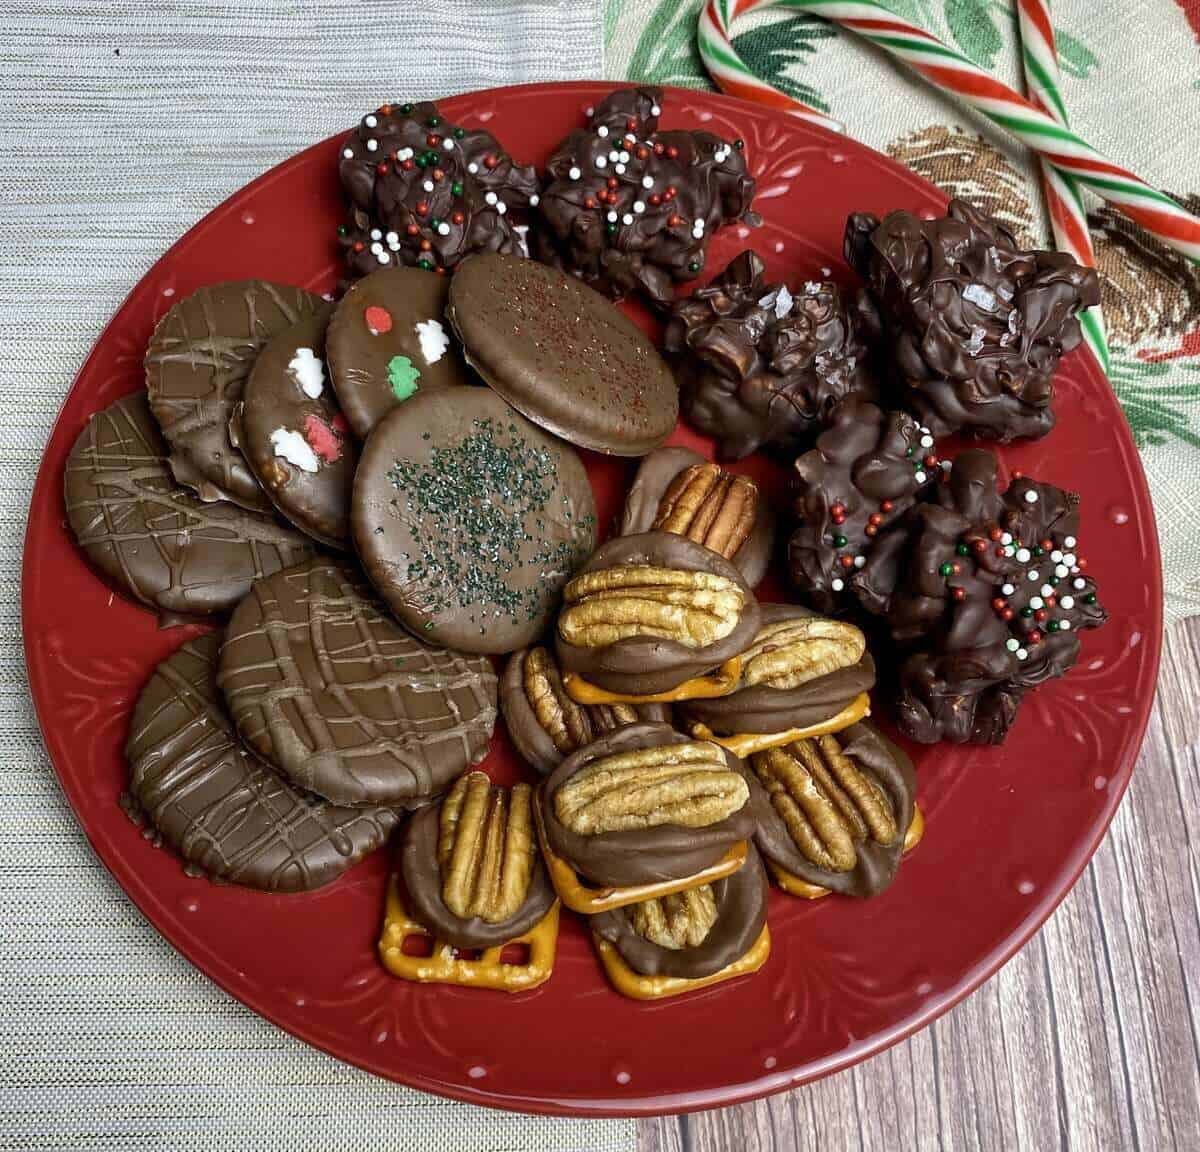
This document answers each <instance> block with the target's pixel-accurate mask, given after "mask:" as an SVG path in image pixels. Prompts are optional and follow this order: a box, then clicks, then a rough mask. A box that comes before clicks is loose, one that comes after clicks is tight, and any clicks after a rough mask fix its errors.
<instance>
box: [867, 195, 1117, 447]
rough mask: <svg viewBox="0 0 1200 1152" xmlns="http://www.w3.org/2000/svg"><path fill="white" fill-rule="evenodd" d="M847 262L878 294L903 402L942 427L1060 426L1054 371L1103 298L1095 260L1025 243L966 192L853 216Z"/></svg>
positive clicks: (989, 432)
mask: <svg viewBox="0 0 1200 1152" xmlns="http://www.w3.org/2000/svg"><path fill="white" fill-rule="evenodd" d="M845 255H846V262H847V263H848V264H850V265H851V266H852V267H853V268H855V269H856V270H857V271H858V273H859V274H860V275H861V276H862V277H863V278H864V279H865V280H866V282H867V286H868V288H869V289H870V291H871V293H872V294H873V296H874V298H875V300H876V302H877V303H878V307H879V312H880V316H881V318H882V324H883V330H884V334H885V338H886V339H885V342H886V346H887V350H888V355H889V359H890V368H891V371H893V372H894V373H895V374H896V375H897V377H898V379H899V381H900V382H901V383H902V384H903V385H904V397H903V404H904V406H905V407H906V408H910V409H911V410H912V411H913V412H915V413H916V415H917V416H918V418H919V419H920V420H921V422H922V423H923V424H926V425H928V426H929V428H930V429H932V431H933V435H934V436H945V435H947V434H948V433H951V432H965V433H969V434H972V435H975V436H985V437H989V438H992V439H996V440H1000V441H1005V442H1006V441H1009V440H1012V439H1013V438H1015V437H1018V436H1044V435H1045V434H1046V433H1047V432H1049V431H1050V429H1051V427H1053V425H1054V413H1053V411H1052V410H1051V406H1050V402H1051V398H1052V392H1053V389H1052V384H1051V377H1052V376H1053V375H1054V370H1055V368H1057V367H1058V361H1059V358H1060V357H1061V356H1062V354H1063V353H1064V352H1069V351H1070V350H1071V349H1072V348H1074V347H1075V346H1076V345H1077V344H1078V343H1079V341H1080V340H1081V339H1082V333H1081V331H1080V328H1079V320H1078V314H1079V312H1080V311H1082V310H1083V309H1085V308H1089V307H1091V306H1092V305H1094V304H1098V303H1099V302H1100V281H1099V278H1098V277H1097V275H1096V271H1095V269H1092V268H1084V267H1082V266H1081V265H1079V264H1077V263H1076V262H1075V261H1074V260H1072V259H1071V258H1070V257H1069V256H1067V255H1065V254H1063V253H1061V252H1045V251H1025V250H1023V249H1021V248H1020V247H1018V245H1017V242H1016V241H1015V240H1014V239H1013V236H1012V234H1011V233H1010V232H1009V231H1008V230H1007V229H1006V228H1004V227H1003V226H1002V225H1001V224H999V223H998V222H997V221H995V220H991V219H988V218H987V217H986V216H984V215H983V214H982V213H980V212H977V211H976V210H975V209H974V208H972V207H971V205H970V204H968V203H967V202H966V201H965V200H953V201H951V202H950V207H949V210H948V211H947V214H946V215H945V216H943V217H939V218H937V219H934V220H922V219H921V218H920V217H918V216H914V215H913V214H912V213H910V212H892V213H889V214H888V215H887V216H886V217H885V218H884V219H883V220H882V221H880V220H879V218H878V217H876V216H871V215H869V214H867V213H859V214H856V215H853V216H851V217H850V218H849V220H848V221H847V222H846V238H845Z"/></svg>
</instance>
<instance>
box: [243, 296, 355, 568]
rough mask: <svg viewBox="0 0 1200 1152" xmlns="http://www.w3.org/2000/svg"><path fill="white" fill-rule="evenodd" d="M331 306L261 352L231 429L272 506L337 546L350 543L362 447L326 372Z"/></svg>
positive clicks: (344, 546) (323, 540)
mask: <svg viewBox="0 0 1200 1152" xmlns="http://www.w3.org/2000/svg"><path fill="white" fill-rule="evenodd" d="M329 312H330V308H329V306H328V305H326V306H325V307H323V308H321V309H320V310H319V311H318V312H315V313H313V315H311V316H308V317H306V318H305V319H303V320H301V321H300V323H299V324H294V325H293V326H292V327H291V328H289V329H287V330H286V331H285V332H281V333H280V334H279V335H278V336H276V337H275V338H274V339H273V340H272V341H271V342H270V343H269V344H268V345H267V346H266V347H265V348H264V349H263V350H262V352H261V353H260V354H259V357H258V360H257V361H255V364H254V369H253V371H252V372H251V373H250V378H249V380H247V381H246V392H245V398H244V399H243V400H242V402H241V403H240V404H239V405H238V406H237V408H236V409H235V410H234V415H233V419H232V420H231V421H230V425H229V431H230V436H231V438H232V440H233V442H234V444H235V445H236V446H237V447H238V448H239V449H240V450H241V452H242V454H243V455H244V456H245V457H246V463H247V464H249V465H250V471H251V472H253V473H254V477H255V479H256V480H258V482H259V483H260V484H261V485H262V486H263V490H264V491H265V492H266V494H267V495H268V496H269V497H270V498H271V501H272V503H273V504H274V505H275V507H276V508H278V509H279V511H280V512H282V513H283V514H284V516H286V517H287V518H288V519H289V520H290V521H291V522H292V523H293V524H295V525H296V527H297V528H300V529H302V530H303V531H304V532H307V533H308V535H309V536H312V537H314V538H315V539H317V540H320V541H321V542H322V543H323V544H328V545H330V546H331V547H333V548H348V547H349V546H350V491H351V489H352V488H353V486H354V469H355V467H356V466H357V464H358V446H357V445H356V444H355V443H354V442H353V440H352V439H351V438H350V437H349V435H348V433H349V429H348V428H347V427H346V421H345V418H344V417H343V416H342V412H341V409H340V408H338V405H337V399H336V398H335V397H334V395H333V390H332V389H331V388H330V387H329V381H328V380H327V379H326V376H325V363H324V358H325V326H326V324H327V323H328V321H329Z"/></svg>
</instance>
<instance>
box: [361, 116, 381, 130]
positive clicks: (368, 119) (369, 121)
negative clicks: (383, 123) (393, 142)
mask: <svg viewBox="0 0 1200 1152" xmlns="http://www.w3.org/2000/svg"><path fill="white" fill-rule="evenodd" d="M363 123H364V124H365V125H366V126H367V127H368V128H374V127H375V125H376V124H378V123H379V121H378V120H376V119H375V117H374V116H364V117H363Z"/></svg>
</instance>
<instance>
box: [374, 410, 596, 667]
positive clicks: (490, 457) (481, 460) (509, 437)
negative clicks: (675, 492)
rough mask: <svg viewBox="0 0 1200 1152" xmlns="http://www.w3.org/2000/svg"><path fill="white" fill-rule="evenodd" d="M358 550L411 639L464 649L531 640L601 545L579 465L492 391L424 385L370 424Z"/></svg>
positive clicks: (502, 648)
mask: <svg viewBox="0 0 1200 1152" xmlns="http://www.w3.org/2000/svg"><path fill="white" fill-rule="evenodd" d="M352 528H353V531H354V546H355V548H356V549H357V551H358V555H359V557H360V558H361V560H362V562H363V566H364V567H365V568H366V570H367V575H368V576H369V577H370V579H371V582H372V583H373V584H374V585H375V587H376V589H377V590H378V591H379V594H380V595H381V596H382V597H383V598H384V599H385V600H386V601H387V602H388V604H389V605H390V606H391V609H392V611H393V612H395V613H396V615H397V616H398V617H399V618H400V620H401V621H402V622H403V623H404V624H405V625H406V626H407V627H408V628H410V629H411V630H412V631H413V632H414V633H416V634H417V635H418V636H421V637H424V638H428V639H429V640H431V641H433V642H435V643H438V644H447V645H449V646H451V647H453V648H461V649H462V650H463V651H466V652H511V651H513V650H514V649H516V648H521V647H523V646H524V645H526V644H528V643H530V642H531V641H532V640H533V639H534V638H535V637H537V636H538V635H539V634H540V633H541V632H542V631H543V630H544V629H545V626H546V622H547V621H548V620H549V618H550V614H551V613H552V612H553V611H554V610H555V609H556V608H557V606H558V601H559V596H560V594H561V592H562V588H563V585H564V584H565V583H566V582H567V580H568V579H569V578H570V576H571V573H572V572H573V571H574V570H575V567H576V565H578V564H579V563H581V562H582V561H583V560H584V559H585V558H586V557H587V556H588V555H589V554H590V553H591V551H592V548H593V547H594V545H595V542H596V506H595V503H594V502H593V500H592V489H591V487H590V485H589V484H588V478H587V473H586V472H585V471H584V468H583V464H582V463H581V462H580V460H579V457H578V456H577V455H576V454H575V453H574V452H573V451H572V449H571V448H570V447H569V446H568V445H566V444H564V443H562V441H561V440H555V439H554V438H553V437H551V436H547V435H546V433H544V432H543V431H542V430H541V429H540V428H536V427H535V426H534V425H532V424H530V423H529V421H528V420H526V419H525V418H524V417H523V416H521V415H520V414H519V413H517V412H514V411H513V410H512V409H511V408H509V407H508V405H507V404H505V403H504V401H503V400H501V399H500V397H499V396H497V395H496V394H495V393H494V392H490V391H488V390H487V389H486V388H444V389H439V390H437V391H435V392H428V393H423V394H421V395H419V396H417V397H415V398H414V399H413V400H411V401H410V402H409V403H408V404H406V405H405V406H404V408H403V409H401V410H399V411H396V412H393V413H390V414H389V415H388V416H386V417H385V418H384V419H383V421H382V422H381V423H380V425H379V427H378V428H376V429H375V431H374V432H373V433H372V434H371V438H370V439H369V440H368V441H367V443H366V446H365V447H364V449H363V454H362V461H361V462H360V464H359V466H358V474H357V475H356V477H355V480H354V506H353V523H352Z"/></svg>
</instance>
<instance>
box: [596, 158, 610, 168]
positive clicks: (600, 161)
mask: <svg viewBox="0 0 1200 1152" xmlns="http://www.w3.org/2000/svg"><path fill="white" fill-rule="evenodd" d="M596 167H597V168H607V167H608V157H607V156H597V157H596Z"/></svg>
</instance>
